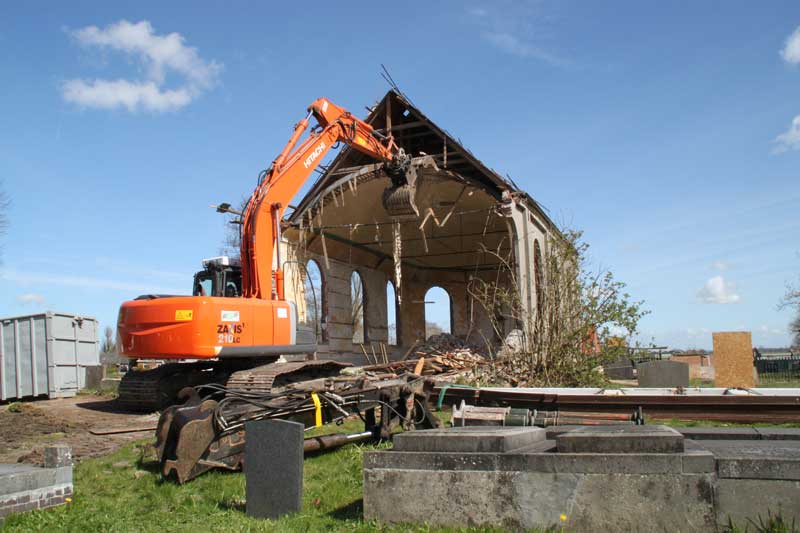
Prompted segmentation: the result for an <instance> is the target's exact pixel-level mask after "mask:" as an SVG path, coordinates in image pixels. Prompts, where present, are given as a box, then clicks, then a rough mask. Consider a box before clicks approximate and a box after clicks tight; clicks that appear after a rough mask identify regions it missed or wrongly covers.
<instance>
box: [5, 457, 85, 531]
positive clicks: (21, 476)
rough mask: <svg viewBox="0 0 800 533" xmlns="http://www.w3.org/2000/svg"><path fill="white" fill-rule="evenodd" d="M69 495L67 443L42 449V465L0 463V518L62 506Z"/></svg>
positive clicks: (70, 480) (70, 477) (70, 460)
mask: <svg viewBox="0 0 800 533" xmlns="http://www.w3.org/2000/svg"><path fill="white" fill-rule="evenodd" d="M71 498H72V453H71V450H70V448H69V447H68V446H50V447H47V448H45V450H44V468H40V467H37V466H30V465H22V464H5V465H0V517H4V516H7V515H9V514H11V513H21V512H24V511H30V510H33V509H46V508H48V507H53V506H56V505H63V504H65V503H67V502H68V501H70V499H71Z"/></svg>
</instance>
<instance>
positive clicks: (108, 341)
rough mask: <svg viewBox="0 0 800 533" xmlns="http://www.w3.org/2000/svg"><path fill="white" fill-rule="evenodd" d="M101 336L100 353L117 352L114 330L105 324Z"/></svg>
mask: <svg viewBox="0 0 800 533" xmlns="http://www.w3.org/2000/svg"><path fill="white" fill-rule="evenodd" d="M103 333H104V338H103V344H102V346H101V348H100V350H101V351H102V353H104V354H109V353H116V352H117V343H116V342H115V340H114V330H113V329H112V328H111V326H106V329H105V331H104V332H103Z"/></svg>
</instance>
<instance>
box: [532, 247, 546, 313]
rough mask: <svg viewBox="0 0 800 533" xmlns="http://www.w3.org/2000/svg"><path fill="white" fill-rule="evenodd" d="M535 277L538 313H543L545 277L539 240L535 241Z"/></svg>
mask: <svg viewBox="0 0 800 533" xmlns="http://www.w3.org/2000/svg"><path fill="white" fill-rule="evenodd" d="M533 275H534V279H535V281H536V287H535V288H534V290H535V291H536V313H537V314H538V313H541V312H542V310H543V307H544V285H542V284H543V283H544V276H543V275H542V250H541V248H539V240H538V239H537V240H535V241H533Z"/></svg>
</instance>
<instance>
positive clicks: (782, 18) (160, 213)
mask: <svg viewBox="0 0 800 533" xmlns="http://www.w3.org/2000/svg"><path fill="white" fill-rule="evenodd" d="M222 5H223V4H219V3H210V2H209V3H198V2H170V3H168V4H166V3H163V2H137V3H136V4H129V5H122V4H117V3H111V2H75V3H69V5H67V4H66V3H53V2H25V3H11V2H4V3H2V4H0V68H1V70H0V72H2V83H0V116H1V117H2V119H0V180H2V186H3V188H4V189H5V191H6V192H7V194H8V195H9V196H10V197H11V200H12V204H11V210H10V218H11V227H10V228H9V232H8V234H7V235H6V237H5V238H4V239H3V241H2V246H3V264H2V266H0V316H7V315H18V314H27V313H30V312H35V311H39V310H42V309H57V310H63V311H69V312H74V313H79V314H84V315H94V316H97V317H98V318H99V319H100V320H101V321H102V322H103V323H104V324H112V325H113V323H114V320H115V317H116V310H117V308H118V306H119V303H120V302H122V301H123V300H125V299H128V298H131V297H135V296H137V295H138V294H141V293H144V292H154V291H155V292H186V291H188V290H189V288H190V277H191V274H192V273H193V272H194V271H195V270H197V268H198V267H199V263H200V259H201V258H203V257H208V256H211V255H215V254H216V252H217V251H218V249H219V247H220V243H221V241H222V238H223V231H224V230H223V221H222V219H221V217H220V216H219V215H218V214H216V213H214V211H213V210H212V209H209V208H208V207H207V206H208V205H210V204H215V203H218V202H220V201H225V200H227V201H236V200H237V199H238V198H240V197H242V196H243V195H245V194H249V192H250V191H251V190H252V188H253V186H254V185H255V181H256V176H257V174H258V172H259V170H261V169H263V168H265V167H266V166H267V165H268V164H269V162H270V161H271V160H272V159H273V158H274V156H275V154H276V152H277V151H278V150H279V149H280V147H281V146H282V145H283V144H284V143H285V141H286V139H287V138H288V136H289V134H290V128H291V126H292V124H294V123H295V122H296V121H297V120H298V119H299V118H300V117H301V116H302V114H303V112H304V109H305V107H306V106H307V105H308V104H309V103H310V102H311V101H313V100H314V99H315V98H317V97H319V96H327V97H329V98H331V99H332V100H333V101H335V102H336V103H338V104H340V105H343V106H345V107H347V108H349V109H350V110H352V111H354V112H355V113H357V114H361V115H363V114H365V111H364V106H366V105H369V104H372V103H373V102H374V101H376V100H377V99H379V98H380V97H381V96H382V95H383V94H384V93H385V91H386V89H387V86H386V84H385V82H384V81H383V80H382V79H381V77H380V75H379V72H380V64H381V63H384V64H386V65H387V66H388V68H389V70H390V71H391V73H392V75H393V77H394V78H395V80H396V81H397V82H398V84H399V85H400V86H401V88H402V89H403V90H404V91H405V92H406V93H407V94H408V95H409V96H410V97H411V99H412V100H413V102H414V103H415V104H416V105H417V106H418V107H420V108H421V109H422V110H423V111H424V112H426V113H427V114H428V115H429V116H430V117H431V118H433V119H434V120H435V121H436V122H438V123H439V124H441V125H443V126H444V127H446V128H447V129H448V130H449V131H450V132H451V133H453V134H454V135H456V136H458V137H460V138H461V140H462V141H463V142H464V144H465V145H466V146H468V147H469V148H470V149H471V150H472V151H473V152H474V153H475V154H477V155H478V156H479V157H480V158H482V159H483V160H484V161H486V162H487V163H488V164H489V165H491V166H492V167H494V168H495V169H496V170H498V171H499V172H501V173H508V174H510V175H511V176H512V177H513V178H514V180H515V181H516V182H517V183H518V184H519V185H520V186H521V187H522V188H524V189H526V190H527V191H529V192H530V193H531V194H532V195H533V196H534V197H535V198H536V199H537V200H539V201H540V202H541V203H542V204H543V205H544V206H545V207H546V208H547V209H548V210H549V213H550V215H551V216H552V218H553V219H554V220H556V221H557V222H560V223H563V224H568V225H571V226H573V227H578V228H582V229H584V230H585V232H586V233H585V236H586V239H587V240H588V242H589V243H590V244H591V245H592V258H593V260H594V261H595V263H596V264H597V265H601V266H604V267H606V268H610V269H611V270H612V271H613V272H614V273H615V274H616V275H617V277H618V278H619V279H621V280H623V281H625V282H627V283H628V284H629V288H630V290H631V293H632V294H633V295H634V296H635V297H636V298H640V299H643V300H645V301H646V306H647V308H648V309H650V310H651V311H652V313H651V314H650V315H649V316H648V317H647V318H646V319H645V320H644V321H643V322H642V324H641V329H642V339H643V340H647V341H649V340H650V339H651V338H653V339H654V340H655V342H657V343H659V344H670V345H673V346H679V347H687V346H697V347H710V343H711V335H710V333H709V332H710V331H719V330H732V329H737V330H738V329H746V330H752V331H753V334H754V341H755V343H756V344H759V345H768V346H777V345H783V344H786V343H787V342H788V338H789V335H788V332H787V323H788V321H789V319H790V314H789V313H788V312H787V311H782V312H779V311H777V310H776V304H777V302H778V300H779V298H780V296H781V295H782V294H783V292H784V290H785V284H786V283H787V282H790V281H793V280H796V279H797V277H798V273H799V272H800V209H799V208H798V205H800V202H799V201H800V185H798V183H800V182H799V181H798V169H799V168H800V150H799V149H800V119H797V121H796V123H795V124H794V126H792V121H793V119H794V117H796V116H800V33H794V32H795V31H796V30H797V28H798V27H799V26H800V3H797V2H788V1H787V2H770V3H769V4H768V6H769V8H766V7H764V6H765V4H757V3H753V2H724V3H723V2H658V3H655V2H615V3H613V4H601V3H599V2H571V1H564V2H546V1H542V2H514V3H511V2H508V3H506V2H435V3H431V2H425V3H422V2H408V3H405V4H404V5H403V7H402V9H400V8H397V7H394V8H392V7H391V6H389V5H385V6H384V5H381V4H379V3H375V2H346V3H342V2H339V3H322V4H313V3H301V4H290V3H281V4H280V5H278V4H267V3H256V2H253V3H249V2H233V3H228V4H226V6H227V7H225V8H223V7H222ZM170 34H178V35H172V36H170ZM793 37H794V38H796V41H794V40H792V38H793ZM781 135H783V137H781V138H780V139H782V140H777V141H776V139H778V138H779V136H781Z"/></svg>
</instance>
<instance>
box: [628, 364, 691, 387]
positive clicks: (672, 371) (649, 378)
mask: <svg viewBox="0 0 800 533" xmlns="http://www.w3.org/2000/svg"><path fill="white" fill-rule="evenodd" d="M636 374H637V376H638V378H639V386H640V387H669V388H672V387H684V388H685V387H688V386H689V365H688V364H687V363H681V362H679V361H649V362H647V363H640V364H638V365H637V366H636Z"/></svg>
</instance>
